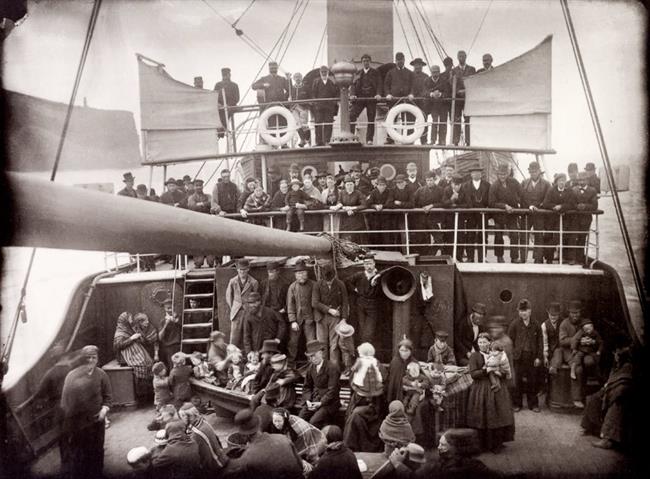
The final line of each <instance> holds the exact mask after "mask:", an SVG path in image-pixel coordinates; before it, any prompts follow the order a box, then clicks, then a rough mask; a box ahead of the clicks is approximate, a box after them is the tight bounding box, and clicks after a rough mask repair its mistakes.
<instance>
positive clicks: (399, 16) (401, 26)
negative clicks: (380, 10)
mask: <svg viewBox="0 0 650 479" xmlns="http://www.w3.org/2000/svg"><path fill="white" fill-rule="evenodd" d="M393 7H394V9H395V13H396V14H397V20H398V22H399V26H400V28H401V29H402V35H404V41H405V42H406V48H408V51H409V55H410V56H411V58H413V50H412V49H411V44H410V43H409V39H408V37H407V36H406V29H405V28H404V24H403V23H402V17H401V15H400V14H399V9H398V8H397V0H393Z"/></svg>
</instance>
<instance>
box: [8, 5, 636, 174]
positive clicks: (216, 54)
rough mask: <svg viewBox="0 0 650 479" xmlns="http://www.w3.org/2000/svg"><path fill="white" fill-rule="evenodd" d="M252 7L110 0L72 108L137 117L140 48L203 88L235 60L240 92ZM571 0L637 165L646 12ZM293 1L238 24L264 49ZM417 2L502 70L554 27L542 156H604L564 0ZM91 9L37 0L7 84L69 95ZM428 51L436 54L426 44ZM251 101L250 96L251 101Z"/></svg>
mask: <svg viewBox="0 0 650 479" xmlns="http://www.w3.org/2000/svg"><path fill="white" fill-rule="evenodd" d="M417 1H418V2H419V0H417ZM412 2H413V0H409V3H412ZM249 4H250V1H249V0H205V1H202V0H183V1H176V0H144V1H126V0H125V1H122V0H105V1H104V2H103V6H102V10H101V13H100V17H99V19H98V24H97V28H96V31H95V37H94V39H93V44H92V47H91V51H90V55H89V58H88V62H87V65H86V69H85V72H84V76H83V80H82V83H81V88H80V93H79V96H78V101H77V103H78V104H82V102H83V100H84V98H85V99H86V101H87V104H88V105H89V106H92V107H97V108H112V109H125V110H129V111H132V112H134V115H135V118H136V123H137V122H138V121H139V118H138V116H139V100H138V77H137V64H136V59H135V53H136V52H139V53H141V54H143V55H145V56H147V57H150V58H153V59H155V60H157V61H159V62H161V63H164V64H165V65H166V69H167V71H168V72H169V74H171V75H172V76H173V77H174V78H176V79H178V80H180V81H183V82H186V83H189V84H191V83H192V79H193V77H194V76H197V75H201V76H203V78H204V82H205V85H206V87H207V88H211V87H212V86H213V85H214V83H215V82H216V81H218V80H219V76H220V74H219V72H220V68H221V67H222V66H230V67H231V68H232V70H233V80H235V81H237V82H238V83H239V85H240V89H241V90H242V93H244V91H245V90H246V89H247V88H248V86H249V85H250V84H251V83H252V81H253V80H254V79H255V77H256V74H257V72H258V70H259V69H260V67H261V66H262V64H263V60H264V58H263V57H262V56H261V55H260V54H259V53H257V52H255V51H254V50H253V49H252V48H250V47H249V46H248V45H247V44H245V43H244V42H243V41H242V40H241V39H240V38H238V37H237V36H236V35H235V33H234V31H233V29H232V28H231V27H230V25H229V23H232V22H233V21H234V20H235V19H237V18H238V17H239V16H240V14H241V13H243V12H244V10H245V9H246V7H247V6H248V5H249ZM400 4H401V0H400ZM569 4H570V8H571V11H572V14H573V19H574V24H575V27H576V30H577V33H578V38H579V42H580V46H581V48H582V52H583V57H584V61H585V64H586V68H587V73H588V75H589V80H590V83H591V86H592V88H593V95H594V98H595V101H596V104H597V108H598V113H599V115H600V119H601V124H602V126H603V130H604V134H605V140H606V142H607V145H608V148H609V151H610V156H611V158H612V161H613V162H615V163H628V162H633V163H635V164H636V166H638V165H639V164H640V163H641V161H642V160H641V159H642V158H644V157H645V155H644V152H645V142H646V136H647V131H646V127H645V126H646V120H645V111H646V98H645V91H644V75H645V71H644V64H643V59H644V58H645V52H644V48H645V47H644V40H645V31H644V25H645V9H644V8H643V7H642V6H641V4H640V3H635V2H624V1H586V0H572V1H570V2H569ZM294 5H295V2H294V0H257V1H256V2H254V4H253V5H252V7H251V8H250V9H249V10H248V11H247V12H246V13H245V14H244V16H243V17H242V18H241V19H240V20H239V23H238V25H237V26H238V27H239V28H241V29H242V30H243V31H244V32H245V33H246V34H247V35H248V36H249V37H250V38H252V39H253V40H254V41H255V42H256V43H257V44H258V45H259V46H260V47H262V49H264V50H265V51H268V50H269V49H270V47H271V45H273V43H275V41H276V39H277V38H278V36H279V34H280V32H281V31H282V30H283V29H284V27H285V25H286V22H287V21H288V18H289V15H290V12H291V10H292V9H293V7H294ZM422 5H423V6H424V8H425V10H426V12H427V15H428V17H429V18H430V19H431V23H432V27H433V29H434V30H435V31H436V33H437V35H438V36H439V38H440V39H441V41H442V44H443V45H444V47H445V50H446V51H447V52H449V53H450V54H451V55H452V56H455V52H456V51H457V50H459V49H465V50H467V51H468V53H469V55H468V63H469V64H471V65H474V66H476V67H477V68H478V67H480V65H481V56H482V54H483V53H486V52H490V53H491V54H492V56H493V57H494V61H495V65H498V64H499V63H502V62H505V61H507V60H509V59H511V58H513V57H515V56H517V55H519V54H521V53H523V52H525V51H527V50H529V49H531V48H533V47H534V46H535V45H537V44H538V43H539V42H541V41H542V40H543V39H544V38H545V37H546V36H547V35H549V34H552V35H553V98H552V100H553V120H552V146H553V147H554V148H555V149H556V150H557V152H558V154H557V155H555V156H554V157H551V158H549V157H547V159H546V162H547V166H548V165H550V166H549V168H550V169H551V170H556V171H557V170H560V169H564V166H565V165H566V163H568V162H570V161H577V162H579V163H584V162H586V161H595V162H596V163H597V164H598V163H599V155H598V149H597V145H596V141H595V137H594V133H593V129H592V127H591V123H590V121H589V116H588V110H587V106H586V101H585V98H584V94H583V91H582V89H581V87H580V80H579V76H578V72H577V68H576V66H575V62H574V59H573V54H572V51H571V48H570V44H569V39H568V35H567V33H566V28H565V25H564V19H563V16H562V11H561V7H560V2H559V1H545V0H533V1H526V0H519V1H516V2H515V1H505V0H494V1H489V0H467V1H462V0H453V1H452V0H423V1H422ZM91 8H92V2H90V1H89V0H69V1H42V0H41V1H38V2H35V1H30V2H29V10H30V13H29V16H28V18H27V19H26V20H25V21H24V22H23V23H22V24H21V25H20V26H19V27H17V28H16V29H14V30H13V32H12V33H11V35H10V36H9V38H7V40H6V41H5V56H4V62H5V64H4V78H3V81H4V87H5V88H7V89H10V90H15V91H19V92H23V93H28V94H32V95H35V96H39V97H43V98H47V99H51V100H56V101H62V102H67V101H68V99H69V96H70V92H71V88H72V84H73V79H74V74H75V71H76V66H77V61H78V58H79V54H80V51H81V47H82V45H83V40H84V34H85V29H86V25H87V21H88V18H89V15H90V11H91ZM411 8H413V7H411ZM398 9H399V11H400V13H401V15H402V19H403V21H404V22H405V23H406V24H407V25H406V28H407V30H408V31H407V37H406V38H407V40H408V43H410V44H411V48H412V49H414V50H415V51H414V52H413V56H422V52H421V51H420V50H419V48H418V47H417V42H416V39H415V37H414V35H413V33H412V31H411V30H410V26H409V24H408V22H407V21H406V14H405V10H404V7H403V5H400V6H399V7H398ZM214 10H217V11H218V12H219V13H220V14H221V15H222V16H223V17H225V19H226V20H227V21H225V20H224V19H222V18H220V17H219V16H218V15H217V14H216V13H215V11H214ZM486 13H487V14H486ZM483 18H485V19H484V20H483ZM360 21H362V19H360ZM482 21H483V24H482V26H481V27H480V28H479V26H480V25H481V23H482ZM325 24H326V4H325V0H310V2H309V4H308V6H307V8H306V10H305V13H304V16H303V17H302V20H301V22H300V24H299V26H298V29H297V30H296V34H295V37H294V39H293V41H292V42H291V44H290V45H289V48H288V49H287V52H286V55H285V56H284V58H283V59H282V61H281V66H282V67H283V68H284V70H285V71H289V72H295V71H302V72H307V71H309V70H310V69H311V68H312V66H313V65H318V64H320V63H323V62H326V61H327V59H326V58H325V54H324V52H325V49H322V51H321V53H320V55H317V54H316V53H317V50H318V45H319V43H320V40H321V35H322V32H323V29H324V27H325ZM393 33H394V50H395V51H400V50H401V51H404V52H405V53H406V55H407V58H408V57H410V56H411V55H410V53H409V48H408V45H407V41H405V39H404V36H403V34H402V31H401V29H400V27H399V24H398V20H397V17H396V16H395V19H394V28H393ZM427 48H428V49H429V51H433V48H432V47H431V45H428V46H427ZM434 60H435V62H436V63H438V64H440V63H441V62H440V60H439V59H434ZM263 71H265V69H264V70H263ZM254 101H255V98H254V96H253V95H252V94H249V97H248V101H247V103H254Z"/></svg>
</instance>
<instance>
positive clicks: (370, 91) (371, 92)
mask: <svg viewBox="0 0 650 479" xmlns="http://www.w3.org/2000/svg"><path fill="white" fill-rule="evenodd" d="M371 60H372V59H371V58H370V55H368V54H367V53H364V54H363V55H362V56H361V70H359V74H358V76H357V77H356V79H355V81H354V84H353V85H352V95H350V100H352V102H353V103H352V110H351V111H350V128H351V131H352V133H354V129H355V126H356V125H355V122H356V121H357V118H359V115H360V114H361V112H362V111H363V110H364V109H365V110H366V115H367V116H368V126H367V127H366V143H367V144H369V145H371V144H372V142H373V139H374V137H375V115H376V113H377V100H380V99H381V94H382V88H383V85H382V81H381V74H380V73H379V72H378V71H377V70H375V69H374V68H372V67H371V66H370V62H371Z"/></svg>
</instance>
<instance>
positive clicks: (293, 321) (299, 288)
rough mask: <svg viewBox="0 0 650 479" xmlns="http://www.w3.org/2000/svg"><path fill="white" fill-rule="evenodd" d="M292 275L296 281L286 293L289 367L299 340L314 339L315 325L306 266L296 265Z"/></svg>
mask: <svg viewBox="0 0 650 479" xmlns="http://www.w3.org/2000/svg"><path fill="white" fill-rule="evenodd" d="M294 275H295V278H296V280H295V281H294V282H293V283H291V285H289V290H288V291H287V314H288V316H289V340H288V344H287V356H288V359H289V364H290V365H291V366H293V365H295V363H296V359H297V356H298V344H299V341H300V338H301V337H304V338H305V342H309V341H312V340H314V339H316V325H315V323H314V310H313V307H312V291H313V285H314V282H313V281H312V280H311V279H309V276H308V274H307V266H305V263H304V262H303V261H298V262H297V263H296V266H295V269H294Z"/></svg>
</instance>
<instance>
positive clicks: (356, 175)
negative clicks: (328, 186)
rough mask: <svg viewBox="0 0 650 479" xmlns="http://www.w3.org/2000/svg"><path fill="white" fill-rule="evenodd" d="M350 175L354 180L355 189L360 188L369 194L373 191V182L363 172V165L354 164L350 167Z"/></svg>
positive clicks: (361, 191) (362, 192) (364, 193)
mask: <svg viewBox="0 0 650 479" xmlns="http://www.w3.org/2000/svg"><path fill="white" fill-rule="evenodd" d="M350 176H352V179H353V180H354V189H355V190H358V191H359V192H360V193H361V194H362V195H364V196H368V195H369V194H370V192H371V191H372V183H370V180H369V179H368V177H367V176H366V175H362V174H361V167H360V166H359V165H354V166H352V168H350Z"/></svg>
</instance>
